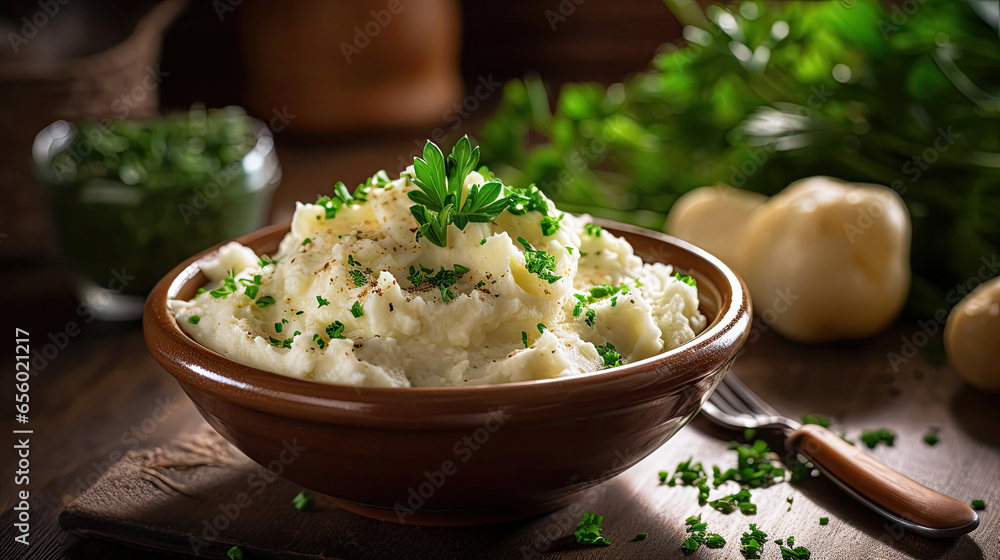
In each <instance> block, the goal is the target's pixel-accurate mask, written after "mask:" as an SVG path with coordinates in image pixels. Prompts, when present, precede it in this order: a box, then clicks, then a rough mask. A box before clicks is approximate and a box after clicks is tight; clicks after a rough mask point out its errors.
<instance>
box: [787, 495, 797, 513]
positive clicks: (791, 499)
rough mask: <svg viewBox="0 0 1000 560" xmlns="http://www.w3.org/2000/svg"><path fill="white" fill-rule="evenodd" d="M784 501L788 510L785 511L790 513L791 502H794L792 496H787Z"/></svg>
mask: <svg viewBox="0 0 1000 560" xmlns="http://www.w3.org/2000/svg"><path fill="white" fill-rule="evenodd" d="M785 501H786V502H788V509H786V510H785V511H792V502H794V501H795V498H794V497H793V496H789V497H787V498H785Z"/></svg>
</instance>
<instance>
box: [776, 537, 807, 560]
mask: <svg viewBox="0 0 1000 560" xmlns="http://www.w3.org/2000/svg"><path fill="white" fill-rule="evenodd" d="M774 542H775V543H777V544H778V546H779V547H780V548H781V558H782V560H809V556H811V555H812V553H811V552H809V549H808V548H806V547H804V546H799V547H796V546H795V537H788V538H787V539H785V544H786V545H788V546H787V547H786V546H784V545H782V543H781V541H780V540H775V541H774Z"/></svg>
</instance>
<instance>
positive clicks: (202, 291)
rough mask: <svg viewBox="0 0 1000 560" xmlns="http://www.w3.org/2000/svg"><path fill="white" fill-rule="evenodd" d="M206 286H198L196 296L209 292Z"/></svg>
mask: <svg viewBox="0 0 1000 560" xmlns="http://www.w3.org/2000/svg"><path fill="white" fill-rule="evenodd" d="M207 291H208V290H206V289H205V288H198V291H197V292H195V293H194V295H195V296H200V295H201V294H203V293H205V292H207Z"/></svg>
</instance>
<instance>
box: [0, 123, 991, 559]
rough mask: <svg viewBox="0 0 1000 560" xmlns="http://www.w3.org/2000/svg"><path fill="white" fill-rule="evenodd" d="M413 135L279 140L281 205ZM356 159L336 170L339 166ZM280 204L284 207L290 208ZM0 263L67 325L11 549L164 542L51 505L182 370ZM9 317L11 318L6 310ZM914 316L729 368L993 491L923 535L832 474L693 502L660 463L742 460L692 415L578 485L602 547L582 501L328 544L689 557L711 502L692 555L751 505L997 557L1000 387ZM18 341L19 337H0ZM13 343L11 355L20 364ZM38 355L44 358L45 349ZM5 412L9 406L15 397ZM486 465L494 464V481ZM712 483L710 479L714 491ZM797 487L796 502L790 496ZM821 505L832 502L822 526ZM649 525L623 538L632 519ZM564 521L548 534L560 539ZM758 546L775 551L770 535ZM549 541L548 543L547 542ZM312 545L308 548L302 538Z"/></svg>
mask: <svg viewBox="0 0 1000 560" xmlns="http://www.w3.org/2000/svg"><path fill="white" fill-rule="evenodd" d="M411 149H412V143H411V142H410V141H409V140H407V139H401V140H398V141H394V142H386V143H381V144H378V145H377V146H376V145H373V146H368V147H363V148H359V149H358V150H357V151H351V150H347V149H342V150H339V151H337V152H336V155H334V156H326V155H325V153H322V154H321V153H317V152H309V151H307V150H299V151H289V152H286V153H283V154H282V157H283V158H284V163H285V168H286V182H285V184H286V186H285V187H283V190H282V191H281V192H279V195H278V196H277V200H276V205H275V207H276V208H279V209H287V208H289V201H290V200H293V199H297V198H302V199H307V198H310V197H311V196H312V193H315V192H318V191H320V190H324V189H326V188H328V187H329V186H330V184H331V182H332V180H333V178H343V179H345V180H347V181H356V180H358V179H360V178H361V177H362V176H363V175H364V174H365V171H363V170H368V169H372V168H377V167H378V166H379V165H378V163H376V162H378V161H383V162H384V161H386V157H388V156H391V158H390V159H389V161H394V160H395V156H394V154H396V153H408V152H409V151H410V150H411ZM337 170H339V171H342V172H344V171H345V170H346V174H340V175H339V176H338V175H337V174H335V173H334V171H337ZM280 214H281V213H280V212H279V213H278V214H277V215H276V219H277V218H281V217H282V216H281V215H280ZM16 264H17V266H15V267H13V268H12V269H11V268H6V269H5V270H4V271H3V272H0V281H2V285H3V286H4V292H5V300H6V303H7V305H8V306H9V307H8V309H9V313H8V314H7V317H8V322H9V323H13V326H21V327H24V328H27V329H29V330H30V331H31V334H32V342H33V344H34V345H35V346H36V347H41V346H42V345H44V344H46V343H48V342H49V338H50V337H49V334H50V333H52V335H53V338H55V339H59V338H61V337H60V336H58V335H57V334H56V333H61V332H67V326H70V327H71V328H70V329H69V331H70V332H76V329H74V328H72V326H73V325H75V326H76V327H78V329H79V332H78V333H77V334H76V335H75V336H69V335H67V343H66V345H65V347H64V348H62V349H59V350H58V352H57V355H55V356H54V357H53V358H52V359H50V360H47V362H48V363H47V364H44V367H42V368H38V367H37V366H36V372H37V375H35V376H34V377H33V379H32V387H31V393H30V394H31V404H32V410H31V419H30V423H29V425H28V427H30V428H31V429H33V430H34V434H33V435H32V436H31V461H32V466H31V485H30V490H31V498H30V501H31V535H30V541H31V546H30V547H28V548H25V547H23V546H21V545H19V544H17V543H14V542H13V536H14V531H13V528H12V524H13V523H14V512H13V511H12V510H11V508H12V506H13V505H14V496H13V495H12V494H11V492H10V487H11V486H10V481H11V480H12V476H13V471H14V470H15V465H14V462H13V461H11V460H8V457H12V450H11V445H13V441H12V440H13V436H11V435H9V434H10V430H11V429H14V428H16V427H20V426H15V425H14V424H13V421H12V419H11V418H10V417H9V416H8V415H5V418H3V422H4V424H3V425H4V427H5V428H6V433H7V434H8V436H7V441H8V442H9V443H5V444H4V448H5V451H4V452H3V453H4V460H3V462H2V463H0V471H2V472H0V480H2V481H3V495H2V497H0V511H2V512H3V513H2V515H0V527H2V528H0V532H2V538H0V558H3V559H13V558H25V559H27V558H30V559H49V558H98V557H99V558H102V559H103V560H117V559H126V558H141V559H150V558H166V557H167V556H164V555H157V554H152V553H149V552H144V551H136V550H133V549H129V548H126V547H122V546H119V545H114V544H108V543H104V542H101V541H96V540H91V539H81V538H79V537H76V536H73V535H70V534H69V533H66V532H65V531H63V530H62V529H61V528H60V527H59V525H58V523H57V516H58V514H59V512H60V511H61V509H62V508H63V507H64V505H65V504H67V503H69V502H70V501H71V500H72V499H73V498H74V497H75V496H77V495H78V494H80V493H81V492H82V491H84V490H85V489H86V488H87V487H88V486H89V484H91V483H92V482H93V481H94V480H96V478H97V477H98V476H100V474H102V473H103V472H104V471H106V470H107V469H108V467H109V466H110V465H111V464H112V463H114V462H115V461H116V460H117V459H118V457H119V456H120V454H121V453H122V452H124V451H127V450H129V449H135V448H144V447H153V446H157V445H163V444H165V443H166V442H168V441H170V440H171V439H173V438H175V437H176V436H177V435H178V434H183V433H185V432H189V431H191V430H194V429H197V428H198V427H199V426H200V425H201V424H202V420H201V418H200V417H199V415H198V413H197V412H196V411H195V410H194V408H193V406H192V405H191V403H190V401H188V399H187V398H186V397H185V396H184V395H183V393H182V392H181V390H180V388H179V386H178V385H177V384H176V382H174V380H173V379H172V378H171V377H170V376H169V375H168V374H167V373H166V372H164V371H163V370H162V369H161V368H160V367H159V365H158V364H157V363H156V362H155V361H154V360H153V358H152V357H151V356H150V355H149V353H148V351H147V350H146V347H145V344H144V342H143V338H142V333H141V329H140V327H139V325H138V323H125V324H111V323H100V322H98V321H94V322H91V323H86V322H84V320H83V319H84V318H83V317H81V316H79V315H78V314H77V313H76V312H75V307H76V306H75V303H74V302H73V301H72V298H71V296H70V295H69V294H68V291H67V289H66V287H65V283H64V282H63V280H62V279H63V273H62V272H61V271H60V270H59V269H58V268H55V267H52V266H49V265H44V264H40V263H38V262H20V263H16ZM9 326H10V325H9ZM917 331H918V329H917V328H916V327H915V326H907V325H900V326H897V327H894V328H893V329H892V330H891V331H889V332H887V333H885V334H883V335H882V336H880V337H878V338H876V339H873V340H870V341H863V342H857V343H843V344H834V345H827V346H822V347H810V346H800V345H796V344H793V343H790V342H787V341H785V340H783V339H781V338H778V337H777V336H774V335H772V334H771V333H769V332H767V331H766V329H762V328H758V335H756V336H755V337H754V339H755V340H754V342H752V343H751V344H749V345H748V346H747V347H746V350H745V353H744V354H743V355H742V356H741V357H740V358H739V359H738V360H737V364H736V367H735V372H736V373H737V374H738V375H739V376H740V377H741V378H742V379H744V380H745V381H746V382H747V384H748V385H750V386H751V387H752V388H753V389H755V390H757V391H758V392H759V393H760V394H761V395H762V396H763V397H765V398H766V399H767V400H768V401H770V402H771V403H772V404H773V405H774V406H775V407H776V408H778V409H779V410H782V411H784V412H786V413H787V414H789V415H790V416H793V417H798V416H800V415H801V414H803V413H819V414H825V415H828V416H831V417H833V418H834V421H835V427H838V428H844V429H846V431H847V435H848V436H849V437H851V438H856V437H857V436H858V434H859V433H860V431H861V430H863V429H870V428H880V427H885V428H889V429H891V430H892V431H894V432H895V433H896V434H897V438H896V444H895V446H894V447H884V446H879V447H878V448H876V449H875V450H874V451H872V452H873V453H874V454H875V455H876V456H877V457H878V458H879V459H880V460H882V461H884V462H886V463H887V464H889V465H890V466H892V467H894V468H896V469H898V470H900V471H902V472H903V473H905V474H907V475H909V476H910V477H912V478H914V479H916V480H917V481H919V482H921V483H924V484H926V485H928V486H931V487H933V488H935V489H938V490H940V491H942V492H945V493H947V494H950V495H952V496H954V497H955V498H957V499H959V500H962V501H965V502H969V501H971V500H973V499H984V500H985V501H986V503H987V510H986V511H983V512H980V514H981V518H982V523H981V526H980V527H979V529H977V530H976V531H975V532H973V533H972V534H971V535H968V536H964V537H961V538H958V539H946V540H928V539H924V538H920V537H916V536H913V535H909V534H901V533H898V532H896V531H895V530H893V529H891V528H887V526H886V524H885V523H884V522H883V520H882V519H881V518H880V517H878V516H876V515H874V514H873V513H871V512H869V511H868V510H867V509H865V508H864V507H863V506H861V505H859V504H857V503H855V502H854V501H852V500H851V499H850V498H848V497H847V496H845V495H844V494H843V493H841V492H840V491H839V490H838V489H837V488H836V487H834V486H833V485H832V484H831V483H829V482H827V481H826V480H823V479H814V480H809V481H806V482H804V483H801V484H796V485H790V484H778V485H776V486H773V487H770V488H767V489H763V490H756V491H754V492H753V494H754V501H755V502H756V503H757V504H758V513H757V515H756V516H753V517H745V516H743V515H742V514H740V513H738V512H737V513H733V514H731V515H728V516H726V515H722V514H721V513H718V512H715V511H712V510H710V509H709V508H701V507H699V506H698V505H697V501H696V495H697V493H696V491H695V490H694V489H693V488H680V487H678V488H668V487H664V486H660V485H659V484H658V480H657V472H658V471H660V470H671V471H672V470H673V469H674V467H675V466H676V465H677V463H678V462H679V461H681V460H685V459H687V458H689V457H694V458H695V459H696V460H700V461H702V462H703V463H705V464H706V466H708V465H713V464H717V465H719V466H721V467H723V468H725V467H728V466H732V464H733V463H734V462H735V453H733V452H732V451H727V449H726V445H727V443H728V441H729V440H730V439H735V438H738V437H739V435H738V434H731V433H723V432H721V431H719V430H717V429H715V428H714V427H713V426H712V425H710V424H709V423H707V422H706V421H704V419H702V418H698V419H696V420H695V421H694V422H693V423H692V424H691V425H690V426H688V427H686V428H685V429H683V430H682V431H681V432H680V433H679V434H678V435H677V436H676V437H674V438H673V439H672V440H671V441H670V442H668V443H667V444H666V445H664V446H663V447H662V448H661V449H659V450H658V451H656V452H655V453H654V454H653V455H651V456H650V457H649V458H647V459H646V460H644V461H643V462H641V463H640V464H639V465H637V466H636V467H634V468H633V469H631V470H629V471H628V472H626V473H625V474H623V475H621V476H619V477H618V478H616V479H614V480H612V481H610V482H608V483H605V484H604V485H601V486H599V487H597V488H596V489H594V490H591V491H590V493H589V494H587V495H585V496H584V497H583V498H581V500H582V503H583V504H584V506H583V507H585V508H586V511H593V512H596V513H600V514H602V515H604V516H605V534H606V535H607V537H608V538H609V539H610V540H611V541H613V542H614V545H613V546H611V547H608V548H578V547H575V546H569V545H567V544H566V542H565V539H562V540H560V539H559V538H557V537H565V536H567V535H570V534H571V533H572V531H573V528H574V526H575V523H576V521H577V519H575V518H573V517H571V516H569V515H568V514H567V513H566V511H565V510H564V511H562V512H556V513H554V514H552V515H550V516H544V517H540V518H534V519H529V520H525V521H522V522H517V523H507V524H503V525H497V526H491V527H480V528H466V529H426V528H416V527H401V526H397V525H393V524H387V523H380V522H373V521H367V520H360V518H359V520H358V521H357V523H353V524H352V531H351V533H350V538H349V539H348V538H346V537H344V536H343V535H339V534H337V531H336V530H334V531H332V532H331V534H329V539H330V540H329V543H328V546H327V547H326V548H325V554H326V555H329V556H330V557H339V558H393V557H401V558H522V557H525V556H528V557H540V558H654V557H655V558H681V557H683V555H682V553H681V551H680V549H679V546H680V544H681V542H682V541H683V539H684V536H683V531H684V528H683V521H684V519H685V518H686V517H688V516H689V515H692V514H695V513H698V512H704V519H705V520H706V521H708V523H709V530H710V531H712V532H716V533H719V534H721V535H722V536H723V537H725V538H726V540H727V541H729V544H728V545H727V547H726V548H724V549H722V550H705V549H701V550H699V551H698V552H697V553H696V554H695V557H701V558H740V555H739V553H738V543H739V536H740V534H741V533H742V532H743V531H746V530H747V526H748V524H749V523H751V522H753V523H757V524H758V525H759V526H760V527H761V528H762V529H763V530H764V531H766V532H767V533H768V534H769V535H770V536H771V537H772V538H785V537H787V536H789V535H794V536H795V537H796V539H797V543H798V544H801V545H804V546H807V547H808V548H810V549H811V550H812V552H813V556H812V557H813V558H815V559H824V558H830V559H834V558H852V559H853V558H886V559H888V558H919V559H922V560H923V559H933V558H952V559H956V560H957V559H962V560H966V559H977V558H1000V523H998V522H997V517H996V516H997V513H996V512H997V508H998V507H1000V484H998V482H1000V430H998V427H1000V398H998V397H996V396H986V395H983V394H979V393H977V392H975V391H973V390H971V389H968V388H966V387H964V386H963V385H962V383H961V382H960V380H959V379H958V377H957V376H956V375H955V373H954V372H953V371H952V370H951V369H949V368H947V367H934V366H931V365H928V363H927V362H926V360H925V359H924V357H923V354H919V355H917V356H916V357H914V358H913V359H911V360H910V361H909V362H907V363H906V364H904V365H902V366H901V367H899V370H898V371H893V368H892V366H891V365H890V362H889V359H888V357H887V354H888V353H889V352H897V353H899V352H900V348H901V346H902V345H903V339H904V338H908V337H911V336H912V335H913V334H914V333H916V332H917ZM5 355H9V354H5ZM10 363H11V362H10V361H8V362H7V364H8V366H7V367H8V370H7V371H8V372H10V369H12V368H10V366H9V364H10ZM40 363H41V362H39V364H40ZM11 373H12V372H11ZM11 381H12V380H10V379H8V381H7V382H5V383H3V384H2V394H0V402H3V403H4V404H3V409H4V410H7V411H9V410H10V408H9V405H8V404H7V403H10V402H11V401H12V400H13V397H12V389H13V388H12V382H11ZM11 416H12V415H11ZM931 426H937V427H939V428H940V443H938V444H937V445H935V446H929V445H927V444H926V443H924V442H923V441H922V436H923V435H924V434H925V433H926V432H927V431H928V429H929V428H930V427H931ZM484 483H488V481H484ZM715 496H716V493H715V492H713V498H714V497H715ZM789 497H792V498H793V499H794V502H793V504H792V507H791V511H786V510H787V509H788V503H787V501H786V498H789ZM820 517H829V518H830V523H829V525H826V526H821V525H820V524H819V519H820ZM639 532H647V533H649V539H648V540H646V541H643V542H635V543H633V542H629V541H630V540H631V539H632V538H633V537H634V536H635V535H636V534H637V533H639ZM553 539H555V540H553ZM765 550H766V552H765V554H764V555H763V558H780V554H779V553H778V550H777V547H774V546H773V545H769V546H768V547H767V548H766V549H765ZM543 551H544V552H543ZM302 552H310V551H302Z"/></svg>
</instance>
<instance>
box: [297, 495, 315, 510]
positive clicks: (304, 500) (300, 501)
mask: <svg viewBox="0 0 1000 560" xmlns="http://www.w3.org/2000/svg"><path fill="white" fill-rule="evenodd" d="M292 505H293V506H295V509H297V510H299V511H306V510H310V509H312V508H313V506H314V505H316V498H313V497H312V495H310V494H308V493H306V491H305V490H303V491H301V492H299V493H298V494H296V495H295V497H294V498H292Z"/></svg>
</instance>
